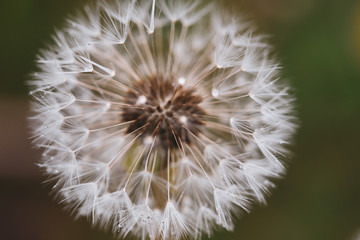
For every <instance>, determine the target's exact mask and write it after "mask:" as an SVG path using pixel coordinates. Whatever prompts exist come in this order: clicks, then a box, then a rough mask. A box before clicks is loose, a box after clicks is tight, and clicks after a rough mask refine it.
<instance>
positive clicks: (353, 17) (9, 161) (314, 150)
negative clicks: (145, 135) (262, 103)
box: [0, 0, 360, 240]
mask: <svg viewBox="0 0 360 240" xmlns="http://www.w3.org/2000/svg"><path fill="white" fill-rule="evenodd" d="M86 2H88V1H86V0H16V1H15V0H14V1H13V0H1V1H0V49H1V50H0V239H5V240H64V239H68V240H79V239H80V240H81V239H86V240H107V239H109V240H110V239H112V235H111V234H108V233H102V232H100V231H98V230H96V229H93V228H91V227H90V225H89V224H87V222H86V220H80V221H77V222H74V221H73V218H72V217H71V216H68V214H67V213H65V212H64V211H63V210H62V207H61V206H60V205H58V204H56V203H55V202H54V201H53V200H52V198H51V197H49V196H48V194H49V191H50V186H47V185H44V184H42V182H43V181H44V180H45V178H43V177H42V175H41V173H40V171H39V169H38V168H37V167H36V166H35V163H36V161H37V159H39V155H40V154H39V152H37V151H36V150H34V149H32V148H31V144H30V141H29V140H28V137H29V134H28V130H27V126H26V125H27V124H26V117H27V115H28V106H29V98H28V96H27V86H26V83H25V82H26V79H27V78H28V74H29V73H31V72H32V71H33V70H34V69H35V68H34V61H33V60H34V58H35V55H36V53H37V50H38V49H39V48H40V47H42V46H44V45H45V43H46V42H47V41H49V39H50V34H51V33H53V29H54V27H58V28H60V27H61V26H62V24H63V20H64V17H65V16H67V15H68V14H70V13H72V12H74V9H76V8H80V7H81V6H82V5H83V4H85V3H86ZM224 4H225V5H227V6H229V7H230V8H231V9H232V10H233V11H234V12H235V13H236V12H239V13H241V12H251V14H252V15H253V18H254V19H255V21H256V22H257V23H258V25H259V26H260V27H261V29H262V30H264V31H266V32H268V33H269V34H271V35H272V38H271V42H272V43H273V44H274V45H275V47H276V50H277V51H278V52H279V57H280V59H281V61H282V62H283V66H284V70H283V75H284V77H286V78H288V79H289V81H290V83H291V85H292V86H293V88H294V89H295V94H296V97H297V109H298V115H299V118H300V122H301V128H300V129H299V131H298V134H297V135H296V137H295V139H294V142H295V144H294V146H293V148H292V150H293V152H294V154H293V157H292V161H291V164H290V166H289V170H288V174H287V175H286V178H285V179H283V180H280V181H278V183H277V185H278V187H277V189H276V190H275V191H274V192H273V195H272V197H271V198H269V201H268V206H266V207H264V206H256V207H255V208H254V209H253V213H252V214H250V215H245V216H243V217H242V218H241V219H240V220H238V221H237V225H236V229H235V231H234V232H232V233H229V232H225V231H222V232H219V233H217V234H216V235H215V236H214V238H212V239H242V240H263V239H266V240H271V239H274V240H322V239H326V240H347V239H349V240H351V239H355V238H354V236H355V234H356V233H357V232H360V1H358V0H354V1H352V0H238V1H236V0H225V1H224Z"/></svg>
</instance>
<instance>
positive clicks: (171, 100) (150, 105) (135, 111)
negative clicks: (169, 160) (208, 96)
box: [122, 76, 205, 149]
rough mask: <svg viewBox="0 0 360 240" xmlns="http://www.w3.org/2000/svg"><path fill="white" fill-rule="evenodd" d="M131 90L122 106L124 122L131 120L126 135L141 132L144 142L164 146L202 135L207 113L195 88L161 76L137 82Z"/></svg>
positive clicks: (159, 146)
mask: <svg viewBox="0 0 360 240" xmlns="http://www.w3.org/2000/svg"><path fill="white" fill-rule="evenodd" d="M131 89H132V90H129V91H128V92H127V94H126V96H125V104H126V107H123V108H122V121H123V122H130V123H129V126H128V128H127V130H126V133H127V134H131V133H133V134H134V136H137V135H139V139H140V140H141V141H142V142H143V143H144V144H154V147H155V148H157V147H158V148H164V149H169V148H170V149H176V148H179V147H181V145H183V144H191V141H192V139H193V138H194V136H196V135H198V134H199V132H200V130H201V126H202V125H204V122H203V121H202V116H203V115H204V114H205V112H204V110H202V108H201V107H200V106H199V104H200V103H201V101H202V98H201V97H200V96H199V95H197V94H195V91H194V89H185V88H184V87H183V86H181V85H176V84H175V83H174V81H173V79H165V78H163V77H159V76H154V77H149V78H147V79H145V80H141V81H138V82H136V83H134V84H133V86H132V88H131Z"/></svg>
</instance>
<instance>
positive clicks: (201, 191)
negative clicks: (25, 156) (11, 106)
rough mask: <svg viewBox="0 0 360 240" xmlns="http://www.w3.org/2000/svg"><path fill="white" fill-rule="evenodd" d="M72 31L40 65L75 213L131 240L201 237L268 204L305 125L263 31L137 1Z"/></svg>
mask: <svg viewBox="0 0 360 240" xmlns="http://www.w3.org/2000/svg"><path fill="white" fill-rule="evenodd" d="M215 8H216V10H217V11H212V10H213V9H215ZM67 23H68V24H67V26H66V27H65V28H64V29H63V30H60V31H57V32H56V33H55V35H54V37H53V40H54V41H53V43H52V44H50V45H49V46H48V48H47V49H45V50H42V51H41V52H40V53H39V56H38V58H37V64H38V68H39V71H38V72H36V73H34V74H33V79H32V80H31V82H30V86H31V88H32V89H31V92H30V94H31V95H32V98H33V112H34V114H33V116H32V117H31V121H32V126H33V127H32V129H33V135H34V136H33V140H34V143H35V144H36V145H37V146H38V147H39V148H41V149H42V150H43V155H42V160H41V162H40V163H39V166H40V167H41V168H43V169H44V172H45V173H46V174H47V175H48V176H49V178H50V180H52V181H54V182H55V183H54V188H53V189H54V192H56V196H57V197H58V198H59V199H60V202H61V203H63V204H64V205H66V208H67V209H68V210H69V211H70V212H71V213H73V214H74V215H75V217H87V218H89V219H91V221H92V223H93V224H95V225H98V226H99V227H101V228H104V229H107V230H110V231H113V232H114V234H115V235H116V236H118V237H120V238H122V237H125V236H127V235H133V236H135V237H138V238H139V239H164V240H165V239H182V238H186V237H188V238H195V239H201V237H202V235H203V234H205V235H207V236H210V235H211V234H212V231H213V230H214V229H215V228H217V227H223V228H225V229H227V230H232V229H233V227H234V222H233V218H232V217H233V215H238V214H240V213H241V212H249V211H250V208H251V206H252V205H253V204H254V203H256V202H258V203H262V204H264V203H266V197H267V195H269V194H270V192H271V189H272V188H274V187H275V185H274V183H273V182H272V181H273V180H274V179H276V178H279V177H281V176H282V175H283V173H284V171H285V166H284V160H285V159H286V156H287V154H288V151H287V149H286V147H287V146H288V145H289V143H290V142H291V137H292V135H293V133H294V131H295V129H296V124H295V122H296V118H295V117H294V116H293V107H292V102H293V98H292V96H291V95H290V94H289V87H288V86H286V83H285V82H284V81H282V80H279V64H278V63H277V62H276V59H275V58H274V57H273V55H272V54H271V52H272V48H271V46H270V45H269V44H268V43H267V42H266V37H265V36H263V35H261V34H258V33H257V31H256V28H255V27H254V26H253V24H252V22H251V21H247V20H245V19H242V18H234V17H229V14H228V13H226V12H225V11H222V10H221V7H220V6H217V5H215V4H208V3H206V2H202V1H191V0H188V1H185V0H180V1H178V0H177V1H175V0H171V1H168V0H152V1H145V0H136V1H134V0H123V1H113V2H111V1H109V2H101V3H96V4H95V5H93V6H86V7H84V9H83V10H82V11H80V12H79V13H78V14H77V15H75V16H74V17H71V18H69V19H68V20H67Z"/></svg>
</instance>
